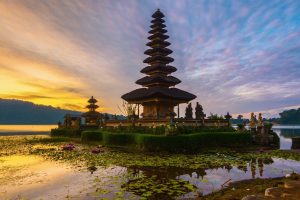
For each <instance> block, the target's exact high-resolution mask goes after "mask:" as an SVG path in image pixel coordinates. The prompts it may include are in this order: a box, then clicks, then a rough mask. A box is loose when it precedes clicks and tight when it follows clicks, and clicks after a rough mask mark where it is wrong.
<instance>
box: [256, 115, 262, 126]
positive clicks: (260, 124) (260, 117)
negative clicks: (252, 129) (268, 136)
mask: <svg viewBox="0 0 300 200" xmlns="http://www.w3.org/2000/svg"><path fill="white" fill-rule="evenodd" d="M257 126H260V127H261V126H263V120H262V116H261V113H258V122H257Z"/></svg>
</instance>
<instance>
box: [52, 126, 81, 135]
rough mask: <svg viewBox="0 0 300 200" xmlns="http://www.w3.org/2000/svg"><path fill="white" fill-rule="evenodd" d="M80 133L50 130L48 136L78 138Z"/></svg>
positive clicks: (59, 129)
mask: <svg viewBox="0 0 300 200" xmlns="http://www.w3.org/2000/svg"><path fill="white" fill-rule="evenodd" d="M80 133H81V131H80V130H78V129H64V128H56V129H51V132H50V135H51V136H52V137H56V136H63V137H80Z"/></svg>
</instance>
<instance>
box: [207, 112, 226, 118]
mask: <svg viewBox="0 0 300 200" xmlns="http://www.w3.org/2000/svg"><path fill="white" fill-rule="evenodd" d="M208 119H215V120H218V119H224V117H223V115H220V116H219V115H218V114H213V113H210V116H208Z"/></svg>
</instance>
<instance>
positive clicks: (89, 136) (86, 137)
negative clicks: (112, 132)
mask: <svg viewBox="0 0 300 200" xmlns="http://www.w3.org/2000/svg"><path fill="white" fill-rule="evenodd" d="M102 139H103V134H102V132H101V131H100V130H90V131H83V132H82V133H81V141H82V142H89V141H101V140H102Z"/></svg>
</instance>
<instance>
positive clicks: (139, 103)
mask: <svg viewBox="0 0 300 200" xmlns="http://www.w3.org/2000/svg"><path fill="white" fill-rule="evenodd" d="M164 17H165V16H164V14H163V13H162V12H161V11H160V10H159V9H158V10H157V11H156V12H154V14H153V15H152V18H153V20H152V21H151V25H150V28H151V30H150V31H149V34H150V36H149V37H148V39H149V42H148V43H147V44H146V45H147V46H148V47H149V49H147V50H146V51H145V52H144V54H145V55H147V56H148V57H147V58H146V59H145V60H144V61H143V62H144V63H146V64H148V66H146V67H144V68H143V69H142V70H141V71H140V72H141V73H143V74H145V75H146V76H144V77H143V78H141V79H139V80H137V81H136V82H135V83H136V84H138V85H141V86H142V87H141V88H138V89H136V90H133V91H131V92H128V93H126V94H124V95H122V99H123V100H125V101H126V102H127V106H128V105H131V110H130V111H128V108H125V109H127V111H126V112H127V114H126V115H127V120H118V119H116V118H115V117H111V118H108V119H103V118H104V116H103V115H102V114H101V113H99V112H97V111H96V109H97V108H98V106H97V105H96V102H97V100H96V99H95V98H94V97H91V99H89V100H88V103H89V105H88V106H87V108H88V109H89V111H88V112H86V113H84V114H83V115H82V116H81V117H83V118H84V119H85V123H84V124H82V125H79V124H78V121H81V120H80V119H78V117H72V116H69V118H70V119H69V120H71V121H72V120H73V121H74V120H77V122H76V123H69V124H74V125H76V126H82V127H83V128H84V129H85V128H87V127H93V126H94V127H95V126H97V127H99V126H109V127H111V126H112V127H116V126H120V125H122V126H131V125H133V124H134V125H139V126H158V125H167V124H169V123H176V124H177V125H179V126H180V125H185V126H221V127H222V126H229V119H230V117H231V116H230V115H229V114H228V115H226V116H228V117H229V118H228V117H227V118H226V119H218V120H212V119H205V116H206V115H205V114H204V113H203V108H202V106H201V105H200V104H199V103H198V102H197V104H196V108H195V118H193V108H192V105H191V103H190V101H192V100H194V99H196V95H194V94H191V93H189V92H187V91H183V90H181V89H179V88H176V87H175V86H176V85H178V84H179V83H181V81H180V80H179V79H178V78H176V77H174V76H172V75H171V74H172V73H173V72H176V71H177V69H176V67H174V66H171V65H170V63H172V62H173V61H174V59H173V58H172V57H170V54H172V52H173V51H172V50H171V49H169V48H168V47H169V46H170V45H171V44H170V42H168V41H167V39H168V38H169V36H168V35H167V34H166V33H167V30H166V25H165V24H164V23H165V20H164V19H163V18H164ZM180 104H188V106H187V108H186V113H185V117H184V118H180V117H179V116H180V113H179V105H180ZM141 107H142V108H143V112H142V113H140V108H141ZM176 107H177V113H175V112H174V109H176ZM176 116H177V117H176ZM64 124H66V123H64ZM80 124H81V123H80Z"/></svg>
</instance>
